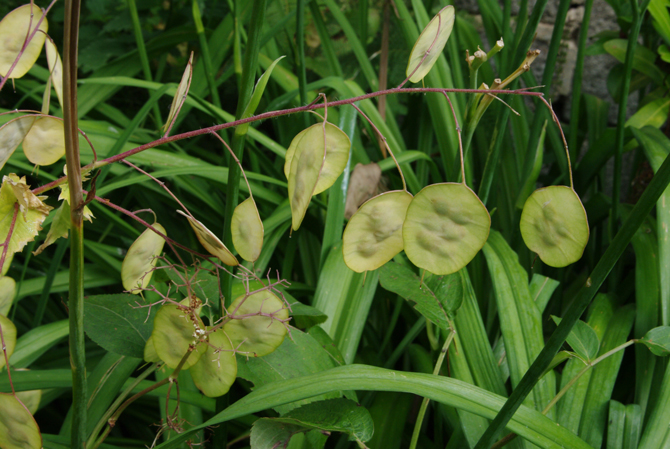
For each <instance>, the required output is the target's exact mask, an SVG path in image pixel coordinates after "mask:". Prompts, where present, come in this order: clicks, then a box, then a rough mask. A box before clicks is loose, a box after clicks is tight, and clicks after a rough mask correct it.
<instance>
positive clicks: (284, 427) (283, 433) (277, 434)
mask: <svg viewBox="0 0 670 449" xmlns="http://www.w3.org/2000/svg"><path fill="white" fill-rule="evenodd" d="M309 430H311V429H308V428H306V427H303V426H301V425H299V424H290V423H286V422H284V421H274V420H271V419H268V418H265V419H259V420H258V421H256V422H255V423H254V424H253V426H252V427H251V434H250V443H251V449H276V448H287V447H288V445H289V443H290V442H291V438H293V436H294V435H298V434H300V433H304V432H308V431H309Z"/></svg>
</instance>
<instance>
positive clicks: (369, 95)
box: [33, 87, 551, 195]
mask: <svg viewBox="0 0 670 449" xmlns="http://www.w3.org/2000/svg"><path fill="white" fill-rule="evenodd" d="M443 92H446V93H462V94H496V95H522V96H527V97H539V98H543V96H544V94H543V93H542V92H532V91H529V90H528V88H524V89H514V90H507V89H444V88H436V87H408V88H404V89H399V88H397V87H396V88H392V89H386V90H380V91H377V92H370V93H367V94H364V95H359V96H358V97H352V98H347V99H344V100H338V101H333V102H330V103H329V104H328V106H329V107H337V106H344V105H353V104H354V103H356V102H358V101H362V100H368V99H370V98H376V97H380V96H383V95H394V94H406V93H410V94H412V93H440V94H441V93H443ZM545 105H547V106H548V107H551V106H550V105H549V103H547V102H546V101H545ZM323 107H324V105H323V104H322V103H314V104H308V105H306V106H298V107H295V108H291V109H282V110H279V111H270V112H265V113H263V114H258V115H254V116H251V117H247V118H243V119H239V120H235V121H233V122H229V123H222V124H219V125H214V126H210V127H207V128H201V129H197V130H193V131H188V132H185V133H181V134H175V135H173V136H167V137H162V138H160V139H157V140H154V141H153V142H149V143H146V144H144V145H141V146H139V147H136V148H133V149H132V150H128V151H126V152H124V153H121V154H117V155H114V156H111V157H108V158H107V159H103V160H101V161H98V162H96V163H91V164H88V165H86V166H84V167H82V171H90V170H92V169H94V168H99V167H102V166H105V165H108V164H111V163H113V162H118V161H120V160H122V159H125V158H128V157H130V156H133V155H135V154H138V153H141V152H142V151H145V150H148V149H150V148H155V147H157V146H160V145H165V144H167V143H171V142H177V141H179V140H184V139H189V138H191V137H196V136H201V135H203V134H207V133H211V132H216V131H219V130H222V129H227V128H233V127H235V126H239V125H243V124H245V123H251V122H256V121H259V120H267V119H270V118H276V117H281V116H284V115H289V114H296V113H298V112H307V111H313V110H315V109H323ZM66 181H67V177H62V178H60V179H57V180H56V181H52V182H50V183H48V184H45V185H43V186H40V187H37V188H36V189H34V190H33V193H34V194H36V195H38V194H40V193H43V192H46V191H47V190H51V189H53V188H55V187H57V186H59V185H61V184H64V183H65V182H66Z"/></svg>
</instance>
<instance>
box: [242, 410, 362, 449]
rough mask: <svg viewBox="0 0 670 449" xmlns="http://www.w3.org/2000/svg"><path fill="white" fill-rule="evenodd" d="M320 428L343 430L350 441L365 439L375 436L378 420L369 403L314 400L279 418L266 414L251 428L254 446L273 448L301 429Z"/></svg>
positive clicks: (324, 429) (301, 430) (264, 448)
mask: <svg viewBox="0 0 670 449" xmlns="http://www.w3.org/2000/svg"><path fill="white" fill-rule="evenodd" d="M310 430H319V431H320V432H322V433H326V434H330V433H331V432H341V433H345V434H347V435H348V436H349V441H357V442H359V443H365V442H366V441H368V440H370V438H372V434H373V433H374V423H373V421H372V417H371V416H370V412H368V410H367V409H366V408H365V407H362V406H361V405H359V404H357V403H355V402H354V401H352V400H349V399H343V398H338V399H328V400H325V401H319V402H312V403H311V404H307V405H303V406H302V407H299V408H296V409H293V410H291V411H290V412H288V413H286V414H285V415H283V416H281V417H279V418H262V419H259V420H258V421H256V422H255V423H254V425H253V427H252V428H251V447H252V448H253V449H273V448H276V447H280V446H281V445H282V444H287V443H288V441H289V440H290V439H291V437H292V436H293V435H294V434H295V433H298V432H308V431H310Z"/></svg>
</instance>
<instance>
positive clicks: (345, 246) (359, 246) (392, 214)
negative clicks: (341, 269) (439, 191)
mask: <svg viewBox="0 0 670 449" xmlns="http://www.w3.org/2000/svg"><path fill="white" fill-rule="evenodd" d="M411 202H412V195H411V194H410V193H409V192H406V191H404V190H397V191H393V192H385V193H382V194H381V195H378V196H376V197H374V198H372V199H370V200H368V201H366V202H365V203H364V204H363V205H362V206H361V207H360V209H358V211H356V213H355V214H354V215H353V216H352V217H351V219H350V220H349V223H348V224H347V227H346V228H345V230H344V234H343V235H342V242H343V243H342V254H343V255H344V263H346V264H347V266H348V267H349V268H351V269H352V270H354V271H356V272H358V273H362V272H364V271H371V270H376V269H377V268H379V267H381V266H382V265H384V264H385V263H386V262H388V261H389V260H391V259H393V257H394V256H395V255H396V254H398V253H399V252H400V251H402V250H403V247H404V244H403V238H402V225H403V222H404V221H405V215H406V214H407V208H408V207H409V205H410V203H411Z"/></svg>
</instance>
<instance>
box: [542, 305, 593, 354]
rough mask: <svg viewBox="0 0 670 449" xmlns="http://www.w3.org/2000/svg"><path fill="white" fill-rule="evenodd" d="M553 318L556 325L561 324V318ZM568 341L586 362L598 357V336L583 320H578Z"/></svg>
mask: <svg viewBox="0 0 670 449" xmlns="http://www.w3.org/2000/svg"><path fill="white" fill-rule="evenodd" d="M551 318H552V319H553V320H554V323H556V325H558V324H560V322H561V318H559V317H557V316H554V315H552V316H551ZM566 341H567V342H568V344H569V345H570V347H571V348H572V350H573V351H575V353H576V354H577V355H578V356H579V357H581V358H582V359H584V360H586V361H589V362H590V361H593V360H594V359H595V358H596V356H597V355H598V349H599V348H600V341H599V340H598V335H597V334H596V331H594V330H593V328H591V326H589V325H588V324H587V323H585V322H584V321H582V320H578V321H577V322H576V323H575V327H573V328H572V330H571V331H570V334H569V335H568V338H567V339H566Z"/></svg>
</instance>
